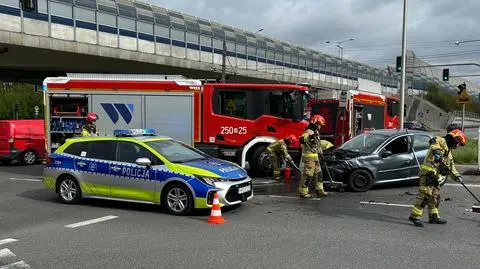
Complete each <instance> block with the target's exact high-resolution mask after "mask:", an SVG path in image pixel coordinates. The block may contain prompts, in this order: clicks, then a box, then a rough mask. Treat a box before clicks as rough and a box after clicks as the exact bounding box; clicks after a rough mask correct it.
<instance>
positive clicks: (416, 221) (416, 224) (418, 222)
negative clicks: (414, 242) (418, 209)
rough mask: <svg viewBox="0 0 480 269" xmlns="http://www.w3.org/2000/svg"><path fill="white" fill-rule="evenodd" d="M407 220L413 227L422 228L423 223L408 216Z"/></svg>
mask: <svg viewBox="0 0 480 269" xmlns="http://www.w3.org/2000/svg"><path fill="white" fill-rule="evenodd" d="M408 220H409V221H411V222H412V223H413V225H415V226H417V227H423V223H422V221H421V220H419V219H415V218H413V217H411V216H410V217H409V218H408Z"/></svg>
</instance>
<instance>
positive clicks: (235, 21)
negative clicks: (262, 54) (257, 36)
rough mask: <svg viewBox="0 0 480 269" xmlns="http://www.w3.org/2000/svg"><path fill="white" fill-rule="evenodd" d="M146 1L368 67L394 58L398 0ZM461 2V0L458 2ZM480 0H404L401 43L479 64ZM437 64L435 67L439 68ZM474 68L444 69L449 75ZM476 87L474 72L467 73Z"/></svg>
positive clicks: (425, 56)
mask: <svg viewBox="0 0 480 269" xmlns="http://www.w3.org/2000/svg"><path fill="white" fill-rule="evenodd" d="M147 1H149V0H147ZM150 1H151V2H152V3H153V4H156V5H159V6H163V7H166V8H169V9H173V10H177V11H181V12H184V13H187V14H190V15H195V16H198V17H202V18H205V19H210V20H214V21H217V22H219V23H222V24H227V25H232V26H236V27H240V28H244V29H248V30H250V31H254V32H255V31H257V30H258V29H261V28H263V29H264V30H263V31H262V34H265V35H267V36H270V37H273V38H276V39H280V40H285V41H289V42H293V43H296V44H299V45H304V46H307V47H310V48H314V49H319V50H321V51H323V52H325V53H329V54H333V55H338V53H339V52H338V48H337V47H336V46H335V44H326V43H325V42H326V41H332V42H339V41H343V40H347V39H350V38H354V40H353V41H349V42H345V43H343V47H344V57H345V58H348V59H352V60H356V61H360V62H363V63H367V64H370V65H374V66H379V67H386V66H387V64H388V65H391V66H394V65H395V57H396V56H397V55H401V43H402V39H401V36H402V18H403V17H402V16H403V13H402V12H403V1H402V0H241V1H237V0H150ZM460 3H461V4H460ZM479 11H480V0H461V1H455V0H414V1H412V0H410V1H409V5H408V30H407V35H408V36H407V48H408V49H409V50H413V51H414V52H415V54H416V55H417V57H419V58H420V59H422V60H425V61H427V62H428V63H430V64H451V63H464V62H472V61H473V62H477V63H480V42H468V43H461V44H459V45H455V44H454V42H455V41H456V40H480V27H479V26H480V16H479V15H478V12H479ZM440 68H443V67H440ZM467 74H480V67H470V68H468V67H467V68H465V67H463V68H461V67H450V75H451V76H452V75H467ZM468 79H469V80H470V81H472V82H476V83H479V84H480V77H470V78H468Z"/></svg>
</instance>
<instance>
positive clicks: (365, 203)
mask: <svg viewBox="0 0 480 269" xmlns="http://www.w3.org/2000/svg"><path fill="white" fill-rule="evenodd" d="M360 204H361V205H384V206H398V207H413V205H405V204H392V203H382V202H363V201H362V202H360Z"/></svg>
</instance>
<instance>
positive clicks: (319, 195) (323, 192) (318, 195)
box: [315, 190, 328, 198]
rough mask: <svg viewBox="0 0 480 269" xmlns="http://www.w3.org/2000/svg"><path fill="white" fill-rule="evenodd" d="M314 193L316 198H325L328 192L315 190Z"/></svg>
mask: <svg viewBox="0 0 480 269" xmlns="http://www.w3.org/2000/svg"><path fill="white" fill-rule="evenodd" d="M315 193H316V194H317V198H320V197H325V196H327V195H328V192H326V191H324V190H316V191H315Z"/></svg>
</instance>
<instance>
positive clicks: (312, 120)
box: [310, 115, 326, 126]
mask: <svg viewBox="0 0 480 269" xmlns="http://www.w3.org/2000/svg"><path fill="white" fill-rule="evenodd" d="M310 123H312V124H317V125H320V126H325V124H326V122H325V118H324V117H322V116H320V115H313V116H312V117H311V118H310Z"/></svg>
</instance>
